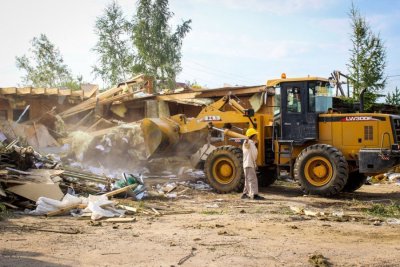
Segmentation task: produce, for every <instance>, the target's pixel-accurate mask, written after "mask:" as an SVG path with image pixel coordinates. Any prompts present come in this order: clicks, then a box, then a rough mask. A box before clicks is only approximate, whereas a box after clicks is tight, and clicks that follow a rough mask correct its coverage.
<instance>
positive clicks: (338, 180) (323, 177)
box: [294, 144, 349, 196]
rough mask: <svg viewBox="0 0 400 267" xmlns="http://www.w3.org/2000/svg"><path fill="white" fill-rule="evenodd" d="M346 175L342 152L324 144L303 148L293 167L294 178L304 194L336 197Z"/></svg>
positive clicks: (346, 165)
mask: <svg viewBox="0 0 400 267" xmlns="http://www.w3.org/2000/svg"><path fill="white" fill-rule="evenodd" d="M348 173H349V168H348V163H347V161H346V159H345V158H344V156H343V154H342V152H340V151H339V150H338V149H336V148H335V147H333V146H331V145H326V144H316V145H311V146H309V147H307V148H305V149H304V150H303V151H302V152H301V153H300V154H299V156H298V157H297V159H296V163H295V165H294V177H295V179H296V180H297V181H298V182H299V183H300V186H301V189H302V190H303V192H304V193H305V194H312V195H321V196H333V195H336V194H338V193H339V192H340V191H342V189H343V188H344V186H345V185H346V183H347V179H348Z"/></svg>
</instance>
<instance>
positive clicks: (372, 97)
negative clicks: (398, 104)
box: [347, 4, 386, 108]
mask: <svg viewBox="0 0 400 267" xmlns="http://www.w3.org/2000/svg"><path fill="white" fill-rule="evenodd" d="M349 16H350V19H351V27H352V34H351V42H352V49H351V50H350V52H351V57H350V62H349V64H347V67H348V71H349V73H350V75H349V76H350V80H351V82H352V85H353V98H358V97H359V94H360V92H361V90H362V89H364V88H366V89H367V92H366V94H365V104H366V105H365V107H366V108H368V107H370V106H371V104H373V103H374V102H375V101H376V99H377V98H378V96H377V94H378V93H379V92H380V91H381V90H382V89H383V88H384V87H385V84H386V77H385V74H384V72H385V67H386V48H385V46H384V43H383V41H382V39H381V37H380V36H379V34H375V33H373V32H372V30H371V26H370V25H369V24H368V22H367V21H366V20H365V18H364V17H363V16H361V14H360V11H359V10H358V9H357V8H356V7H355V6H354V4H352V6H351V9H350V14H349Z"/></svg>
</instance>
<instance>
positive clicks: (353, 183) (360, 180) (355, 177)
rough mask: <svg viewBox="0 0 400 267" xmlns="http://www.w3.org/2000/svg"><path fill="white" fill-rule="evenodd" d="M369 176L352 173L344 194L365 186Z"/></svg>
mask: <svg viewBox="0 0 400 267" xmlns="http://www.w3.org/2000/svg"><path fill="white" fill-rule="evenodd" d="M367 178H368V176H366V175H364V174H363V173H359V172H358V171H355V172H351V173H350V174H349V179H348V180H347V183H346V185H345V186H344V187H343V190H342V191H343V192H348V193H351V192H354V191H356V190H357V189H359V188H360V187H361V186H363V185H364V184H365V182H366V181H367Z"/></svg>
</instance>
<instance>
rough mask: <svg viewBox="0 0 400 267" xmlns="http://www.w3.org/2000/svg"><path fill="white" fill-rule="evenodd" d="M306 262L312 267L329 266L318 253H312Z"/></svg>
mask: <svg viewBox="0 0 400 267" xmlns="http://www.w3.org/2000/svg"><path fill="white" fill-rule="evenodd" d="M308 262H309V263H311V264H312V266H314V267H329V266H331V264H330V263H329V261H328V259H327V258H325V257H324V256H323V255H322V254H320V253H314V254H312V255H310V256H309V257H308Z"/></svg>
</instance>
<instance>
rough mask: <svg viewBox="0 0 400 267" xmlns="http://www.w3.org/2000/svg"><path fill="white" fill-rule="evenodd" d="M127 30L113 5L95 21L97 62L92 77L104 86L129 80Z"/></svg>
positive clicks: (130, 65)
mask: <svg viewBox="0 0 400 267" xmlns="http://www.w3.org/2000/svg"><path fill="white" fill-rule="evenodd" d="M131 27H132V25H131V24H130V23H129V22H128V21H127V20H126V19H125V17H124V15H123V12H122V9H121V7H120V6H119V5H118V4H117V3H116V2H115V1H113V2H112V3H111V4H109V5H108V6H107V7H106V8H105V10H104V14H103V15H102V16H100V17H98V18H97V20H96V24H95V33H96V34H97V36H98V41H97V43H96V46H95V47H94V49H93V50H94V51H95V52H97V54H98V55H99V59H98V64H97V65H95V66H93V67H92V68H93V72H94V74H95V75H96V77H99V76H100V77H101V78H102V80H103V81H104V82H105V83H106V84H107V85H115V84H117V83H119V82H121V81H124V80H127V79H129V78H131V76H133V67H134V58H135V57H134V50H133V47H132V45H131V42H130V39H131V34H132V31H131Z"/></svg>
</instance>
